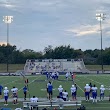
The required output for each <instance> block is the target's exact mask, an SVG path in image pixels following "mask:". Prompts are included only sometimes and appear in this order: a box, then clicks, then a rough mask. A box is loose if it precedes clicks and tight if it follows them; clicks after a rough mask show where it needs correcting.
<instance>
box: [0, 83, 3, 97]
mask: <svg viewBox="0 0 110 110" xmlns="http://www.w3.org/2000/svg"><path fill="white" fill-rule="evenodd" d="M2 90H3V86H2V85H0V98H2Z"/></svg>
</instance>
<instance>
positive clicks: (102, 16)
mask: <svg viewBox="0 0 110 110" xmlns="http://www.w3.org/2000/svg"><path fill="white" fill-rule="evenodd" d="M105 18H106V15H105V14H104V13H97V14H96V19H97V20H98V21H99V22H100V37H101V69H102V73H103V70H104V68H103V53H102V51H103V47H102V45H103V44H102V43H103V42H102V21H103V20H105Z"/></svg>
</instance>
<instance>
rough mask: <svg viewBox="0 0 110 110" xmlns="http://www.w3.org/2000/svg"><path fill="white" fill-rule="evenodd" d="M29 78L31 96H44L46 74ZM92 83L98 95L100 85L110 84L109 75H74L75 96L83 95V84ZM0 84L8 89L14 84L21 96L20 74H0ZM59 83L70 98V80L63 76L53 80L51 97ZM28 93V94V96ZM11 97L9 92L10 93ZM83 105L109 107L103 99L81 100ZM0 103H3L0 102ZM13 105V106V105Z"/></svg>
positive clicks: (90, 109)
mask: <svg viewBox="0 0 110 110" xmlns="http://www.w3.org/2000/svg"><path fill="white" fill-rule="evenodd" d="M27 77H28V79H29V84H28V86H29V91H30V92H29V93H30V96H31V97H32V96H33V95H35V96H37V97H38V98H46V97H47V93H46V84H47V82H48V81H45V79H46V76H42V75H37V76H27ZM90 82H91V83H92V84H96V86H97V87H98V96H99V88H100V85H101V84H103V85H104V86H105V88H109V86H110V83H109V82H110V75H76V79H75V83H76V84H77V86H78V93H77V97H79V99H80V98H81V97H84V86H85V84H86V83H90ZM0 84H2V85H3V86H4V87H5V86H7V87H8V88H9V90H10V89H11V88H12V87H13V86H16V87H17V88H18V89H19V91H18V96H19V98H23V90H22V88H23V86H24V81H23V78H22V77H21V76H0ZM59 85H62V86H63V88H64V89H65V90H67V91H68V93H69V97H70V99H71V94H70V87H71V85H72V81H71V80H70V81H66V80H65V76H60V77H59V80H58V81H56V80H55V81H53V87H54V91H53V97H56V96H57V95H58V90H57V88H58V87H59ZM29 93H28V96H29ZM109 94H110V91H109V90H106V91H105V96H106V97H108V96H109ZM10 97H11V93H10ZM82 104H83V105H85V106H86V108H87V110H109V109H110V102H109V101H108V100H107V101H104V102H98V103H97V104H92V101H90V102H85V101H83V102H82ZM0 105H3V103H0ZM17 106H21V107H22V103H19V105H17ZM8 107H12V108H13V106H12V103H10V104H9V106H8ZM14 107H15V106H14Z"/></svg>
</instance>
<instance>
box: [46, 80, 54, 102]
mask: <svg viewBox="0 0 110 110" xmlns="http://www.w3.org/2000/svg"><path fill="white" fill-rule="evenodd" d="M47 88H48V94H49V100H52V95H53V86H52V84H51V82H49V83H48V87H47Z"/></svg>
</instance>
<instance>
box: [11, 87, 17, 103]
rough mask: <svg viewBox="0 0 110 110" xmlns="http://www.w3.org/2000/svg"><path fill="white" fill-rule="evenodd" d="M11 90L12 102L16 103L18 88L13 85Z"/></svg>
mask: <svg viewBox="0 0 110 110" xmlns="http://www.w3.org/2000/svg"><path fill="white" fill-rule="evenodd" d="M11 91H12V96H13V104H17V103H18V88H16V87H13V88H12V89H11Z"/></svg>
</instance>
